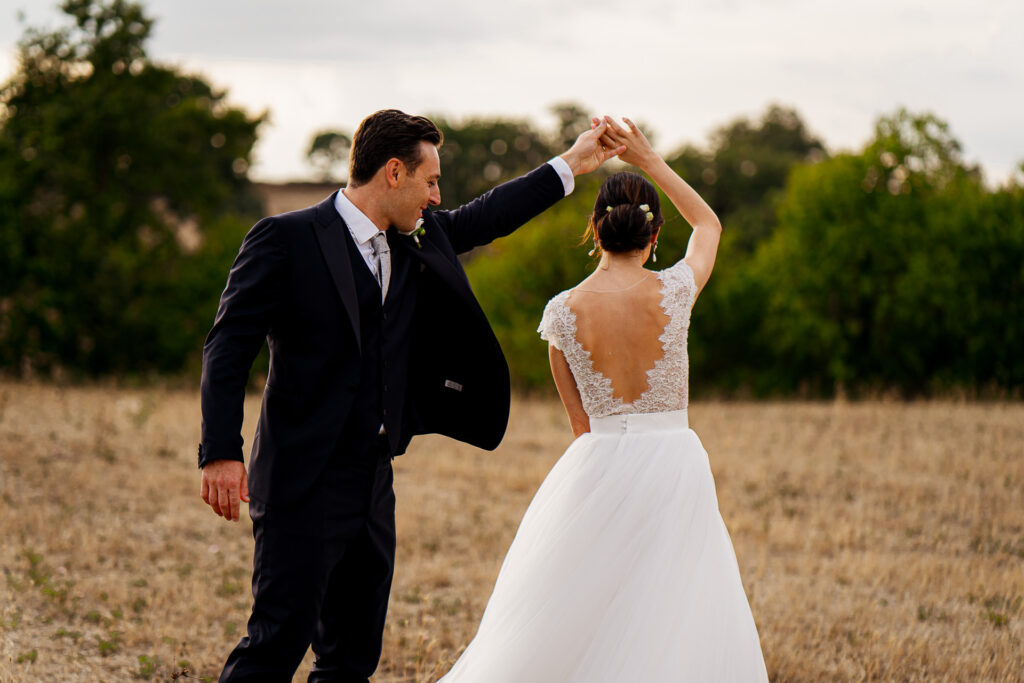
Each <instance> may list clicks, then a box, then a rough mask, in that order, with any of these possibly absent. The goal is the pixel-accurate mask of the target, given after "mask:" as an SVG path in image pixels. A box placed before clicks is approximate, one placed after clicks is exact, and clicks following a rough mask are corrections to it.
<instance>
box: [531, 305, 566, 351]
mask: <svg viewBox="0 0 1024 683" xmlns="http://www.w3.org/2000/svg"><path fill="white" fill-rule="evenodd" d="M563 298H564V297H563V296H562V294H559V295H558V296H556V297H554V298H553V299H551V301H548V303H547V305H546V306H545V307H544V314H543V315H542V316H541V318H540V325H538V326H537V332H538V333H539V334H540V338H541V339H543V340H544V341H546V342H547V343H549V344H551V345H552V346H554V347H555V348H557V349H560V350H561V349H562V348H563V346H562V345H563V331H564V329H565V326H564V325H562V317H563V316H562V314H561V309H562V303H561V300H562V299H563Z"/></svg>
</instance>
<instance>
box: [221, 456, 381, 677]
mask: <svg viewBox="0 0 1024 683" xmlns="http://www.w3.org/2000/svg"><path fill="white" fill-rule="evenodd" d="M393 483H394V475H393V472H392V469H391V460H390V458H388V457H386V456H384V457H381V458H376V459H375V460H374V462H373V463H369V464H347V463H346V464H338V465H337V466H333V467H329V468H328V469H327V470H325V471H324V473H323V475H322V476H321V477H320V479H319V481H318V482H317V484H316V485H315V487H314V490H313V492H312V493H311V494H310V495H308V496H305V497H304V498H303V500H302V501H300V502H298V503H297V504H295V505H293V506H287V507H281V508H279V507H278V506H274V505H267V504H264V503H260V502H258V501H256V500H253V501H252V502H251V503H250V504H249V515H250V516H251V517H252V521H253V535H254V537H255V541H256V549H255V554H254V556H253V577H252V590H253V598H254V601H253V610H252V616H251V617H250V618H249V625H248V635H247V636H246V637H244V638H242V640H241V642H239V644H238V646H237V647H236V648H235V649H234V651H233V652H232V653H231V655H230V656H229V657H228V660H227V663H226V664H225V665H224V670H223V672H222V673H221V676H220V680H221V681H291V680H292V676H293V675H294V673H295V669H296V668H298V665H299V664H300V663H301V661H302V658H303V657H304V656H305V654H306V650H307V649H308V648H309V646H310V644H312V645H313V652H314V654H315V655H316V664H315V665H314V667H313V670H312V671H311V672H310V675H309V680H310V681H345V682H349V681H353V682H354V681H360V682H364V681H367V680H368V679H369V677H370V675H371V674H372V673H373V672H374V671H375V670H376V668H377V664H378V662H379V661H380V653H381V645H382V639H383V634H384V618H385V616H386V614H387V606H388V596H389V594H390V592H391V578H392V575H393V572H394V563H395V493H394V488H393Z"/></svg>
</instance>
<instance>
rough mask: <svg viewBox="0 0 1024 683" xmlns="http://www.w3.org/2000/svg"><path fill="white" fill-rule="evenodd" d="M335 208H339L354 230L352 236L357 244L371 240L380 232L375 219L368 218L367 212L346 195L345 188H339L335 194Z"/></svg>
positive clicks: (350, 228) (343, 217) (341, 214)
mask: <svg viewBox="0 0 1024 683" xmlns="http://www.w3.org/2000/svg"><path fill="white" fill-rule="evenodd" d="M334 208H335V209H337V210H338V214H339V215H340V216H341V219H342V220H343V221H345V225H347V226H348V229H349V230H350V231H351V232H352V237H353V238H354V239H355V241H356V243H357V244H362V243H364V242H369V241H370V240H371V239H373V236H374V235H376V234H377V233H378V232H380V231H379V230H378V229H377V226H376V225H374V223H373V221H371V220H370V219H369V218H367V217H366V214H365V213H363V212H362V211H360V210H359V207H358V206H356V205H355V204H353V203H352V200H351V199H349V198H348V197H346V196H345V191H344V188H342V189H340V190H338V194H337V195H335V198H334Z"/></svg>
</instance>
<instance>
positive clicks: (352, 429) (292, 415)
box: [199, 110, 623, 681]
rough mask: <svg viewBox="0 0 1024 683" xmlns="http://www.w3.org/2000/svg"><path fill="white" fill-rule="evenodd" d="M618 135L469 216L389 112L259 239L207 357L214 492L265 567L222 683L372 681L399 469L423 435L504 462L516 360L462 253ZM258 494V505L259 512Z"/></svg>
mask: <svg viewBox="0 0 1024 683" xmlns="http://www.w3.org/2000/svg"><path fill="white" fill-rule="evenodd" d="M603 128H604V124H601V125H600V126H597V127H596V128H594V129H593V130H591V131H588V132H586V133H584V134H582V135H581V136H580V137H579V139H578V140H577V141H576V143H575V144H574V145H573V146H572V147H571V148H570V149H569V150H568V151H567V152H565V153H564V154H563V155H561V156H560V157H556V158H555V159H552V160H551V161H550V162H548V163H546V164H544V165H543V166H541V167H539V168H537V169H535V170H534V171H532V172H530V173H528V174H526V175H525V176H522V177H520V178H517V179H515V180H512V181H510V182H507V183H504V184H502V185H500V186H498V187H496V188H494V189H493V190H491V191H490V192H488V193H486V194H484V195H483V196H481V197H479V198H477V199H475V200H473V201H472V202H470V203H469V204H466V205H465V206H462V207H460V208H458V209H456V210H454V211H428V208H429V206H430V205H435V206H436V205H438V204H439V203H440V201H441V195H440V190H439V189H438V183H439V179H440V175H441V169H440V162H439V159H438V153H437V149H438V147H439V146H440V144H441V142H442V139H441V133H440V131H439V130H438V129H437V128H436V127H435V126H434V124H433V123H432V122H430V121H429V120H428V119H425V118H423V117H420V116H409V115H407V114H404V113H402V112H400V111H397V110H384V111H379V112H376V113H374V114H372V115H370V116H369V117H367V118H366V119H364V120H363V122H362V123H361V124H360V126H359V129H358V130H357V131H356V134H355V136H354V139H353V144H352V154H351V160H350V169H349V178H350V180H349V185H348V187H346V188H344V189H343V190H341V191H339V192H337V193H335V194H334V195H332V196H331V197H329V198H327V199H325V200H324V201H322V202H321V203H319V204H317V205H315V206H311V207H308V208H306V209H302V210H299V211H294V212H291V213H286V214H281V215H279V216H272V217H269V218H265V219H263V220H261V221H260V222H258V223H257V224H256V225H255V226H253V228H252V230H250V231H249V234H248V235H247V236H246V238H245V240H244V241H243V243H242V246H241V248H240V250H239V252H238V256H237V258H236V259H235V263H234V265H233V266H232V268H231V272H230V274H229V276H228V282H227V286H226V287H225V289H224V292H223V294H222V295H221V300H220V306H219V308H218V311H217V317H216V320H215V322H214V325H213V329H212V330H211V331H210V334H209V336H208V337H207V340H206V344H205V346H204V349H203V379H202V413H203V427H202V442H201V444H200V446H199V466H200V467H201V468H202V490H201V495H202V498H203V500H204V501H206V502H207V503H208V504H209V505H210V506H211V507H212V508H213V511H214V512H216V513H217V514H219V515H221V516H223V517H225V518H227V519H229V520H233V521H237V520H238V515H239V501H248V502H249V503H250V504H249V514H250V516H251V517H252V521H253V535H254V537H255V543H256V547H255V555H254V571H253V582H252V586H253V597H254V602H253V611H252V616H251V617H250V619H249V625H248V634H247V635H246V636H245V637H244V638H242V640H241V642H240V643H239V644H238V646H237V647H236V648H235V649H234V651H233V652H232V653H231V655H230V657H229V658H228V660H227V663H226V665H225V667H224V670H223V672H222V673H221V680H222V681H242V680H245V681H290V680H291V677H292V675H293V674H294V672H295V669H296V668H297V666H298V664H299V662H300V661H301V660H302V658H303V656H304V655H305V652H306V650H307V648H308V647H309V645H310V644H311V643H312V645H313V651H314V653H315V654H316V665H315V666H314V668H313V671H312V673H311V674H310V679H309V680H311V681H328V680H330V681H367V680H368V679H369V676H370V675H371V674H372V673H373V672H374V670H376V667H377V663H378V661H379V659H380V651H381V642H382V637H383V630H384V618H385V614H386V612H387V602H388V595H389V592H390V588H391V578H392V573H393V568H394V553H395V496H394V490H393V488H392V483H393V477H392V470H391V460H392V458H394V457H395V456H396V455H400V454H402V453H403V452H405V449H406V447H407V446H408V444H409V441H410V440H411V439H412V437H413V436H414V435H416V434H426V433H440V434H445V435H448V436H450V437H452V438H455V439H459V440H461V441H465V442H468V443H471V444H474V445H476V446H479V447H481V448H486V449H493V448H495V447H496V446H497V445H498V443H499V442H500V441H501V438H502V436H503V435H504V432H505V427H506V425H507V422H508V409H509V374H508V365H507V364H506V362H505V358H504V356H503V355H502V352H501V348H500V347H499V346H498V342H497V340H496V339H495V337H494V334H493V332H492V331H491V329H490V326H489V325H488V323H487V320H486V318H485V317H484V314H483V311H482V310H481V309H480V306H479V305H478V304H477V302H476V299H475V298H474V297H473V293H472V292H471V290H470V287H469V281H468V280H467V279H466V275H465V272H464V271H463V269H462V266H461V265H460V263H459V261H458V258H457V254H460V253H463V252H466V251H469V250H470V249H472V248H474V247H477V246H480V245H483V244H487V243H489V242H491V241H492V240H494V239H495V238H497V237H501V236H503V235H507V234H509V233H510V232H512V231H513V230H515V229H516V228H517V227H519V226H520V225H522V224H523V223H525V222H527V221H528V220H530V219H531V218H533V217H534V216H536V215H537V214H539V213H541V212H542V211H544V210H545V209H547V208H548V207H549V206H551V205H552V204H554V203H555V202H556V201H558V200H559V199H560V198H561V197H563V196H565V195H567V194H568V193H569V192H570V191H571V190H572V186H573V176H574V175H577V174H580V173H587V172H590V171H592V170H594V169H596V168H597V167H598V166H600V165H601V164H602V163H603V162H604V161H606V160H607V159H609V158H611V157H612V156H614V155H615V154H617V153H619V152H621V151H623V149H615V150H612V149H606V148H604V147H602V145H601V143H600V138H601V135H602V133H603V132H604V130H603ZM264 339H266V340H267V342H268V343H269V345H270V373H269V376H268V378H267V385H266V389H265V390H264V393H263V405H262V408H261V411H260V417H259V423H258V426H257V429H256V436H255V439H254V442H253V447H252V456H251V460H250V464H249V472H248V474H247V473H246V471H245V468H244V466H243V462H242V461H243V458H242V438H241V435H240V431H241V425H242V405H243V400H244V392H245V385H246V381H247V377H248V372H249V369H250V367H251V365H252V362H253V360H254V358H255V357H256V354H257V353H258V351H259V349H260V347H261V346H262V344H263V340H264ZM250 492H251V501H250Z"/></svg>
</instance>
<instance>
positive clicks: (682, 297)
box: [661, 259, 697, 310]
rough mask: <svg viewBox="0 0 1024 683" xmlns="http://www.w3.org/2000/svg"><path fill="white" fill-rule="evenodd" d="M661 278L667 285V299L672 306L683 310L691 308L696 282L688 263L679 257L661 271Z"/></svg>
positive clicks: (695, 291) (695, 296)
mask: <svg viewBox="0 0 1024 683" xmlns="http://www.w3.org/2000/svg"><path fill="white" fill-rule="evenodd" d="M661 279H662V282H664V283H665V284H666V285H667V286H666V289H667V290H668V293H669V301H670V302H671V303H672V305H673V306H678V307H680V308H682V309H685V310H689V309H691V308H693V301H694V299H696V298H697V282H696V279H695V278H694V275H693V269H692V268H690V264H688V263H687V262H686V261H684V260H682V259H679V260H678V261H677V262H676V263H674V264H673V265H672V266H670V267H668V268H666V269H665V270H663V271H661Z"/></svg>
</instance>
